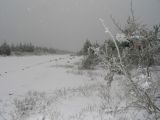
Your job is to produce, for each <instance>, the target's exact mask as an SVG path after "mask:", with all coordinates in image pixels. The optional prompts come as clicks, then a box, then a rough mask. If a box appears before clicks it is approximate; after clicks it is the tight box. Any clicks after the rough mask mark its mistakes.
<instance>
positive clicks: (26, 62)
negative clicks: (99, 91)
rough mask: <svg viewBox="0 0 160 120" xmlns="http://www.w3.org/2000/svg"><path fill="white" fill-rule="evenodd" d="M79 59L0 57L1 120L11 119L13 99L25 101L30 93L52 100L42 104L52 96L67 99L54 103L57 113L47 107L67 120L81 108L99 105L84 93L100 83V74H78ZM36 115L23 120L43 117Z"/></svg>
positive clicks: (53, 56)
mask: <svg viewBox="0 0 160 120" xmlns="http://www.w3.org/2000/svg"><path fill="white" fill-rule="evenodd" d="M81 59H82V57H77V56H76V57H75V56H70V55H44V56H23V57H17V56H11V57H0V120H4V119H5V118H6V119H11V117H10V116H11V115H12V114H14V111H15V110H14V105H15V103H14V101H15V99H16V100H18V99H21V98H23V97H24V98H25V97H26V96H27V95H28V92H29V91H30V94H34V93H37V94H38V95H39V94H40V93H41V92H45V94H46V95H48V96H50V97H51V98H45V99H47V100H45V101H48V100H50V99H52V97H53V96H54V97H56V96H57V97H58V96H60V97H58V98H59V99H62V98H63V95H64V96H65V97H68V96H70V97H69V98H70V99H65V100H64V101H63V102H61V103H56V106H59V107H56V109H57V110H54V109H55V108H54V107H48V108H47V109H52V110H51V111H53V113H55V112H56V114H58V113H57V112H58V109H61V110H60V111H61V113H63V115H64V117H67V118H68V119H69V117H71V116H72V117H73V113H74V114H76V112H77V113H78V111H80V110H81V108H85V106H89V105H92V104H96V103H98V102H100V101H99V100H98V98H95V97H94V96H91V97H88V96H90V94H91V92H89V93H87V91H88V90H92V89H96V87H95V86H97V84H98V83H99V81H101V80H102V78H103V75H101V74H94V73H92V72H91V71H85V72H84V71H79V70H78V63H79V62H80V61H81ZM93 78H94V79H93ZM35 91H36V92H35ZM65 92H67V93H65ZM52 94H54V95H53V96H52ZM38 95H37V96H38ZM28 96H29V95H28ZM71 96H75V97H73V98H72V97H71ZM82 96H87V97H82ZM29 97H30V96H29ZM26 98H27V97H26ZM63 99H64V98H63ZM52 100H53V99H52ZM52 100H51V101H52ZM37 101H38V100H37ZM59 101H60V100H59ZM22 102H24V101H22ZM52 103H54V102H52ZM24 104H25V103H24ZM54 104H55V103H54ZM51 106H52V104H51ZM46 107H47V106H46ZM39 108H40V106H39ZM53 108H54V109H53ZM12 112H13V113H12ZM37 113H38V112H37ZM37 113H36V114H37ZM64 113H65V114H64ZM36 114H30V115H28V116H27V117H28V118H26V119H38V118H36V117H41V116H42V115H41V114H39V115H38V116H37V115H36ZM47 115H48V114H47ZM58 116H59V115H58ZM52 117H53V116H52ZM54 117H55V116H54ZM12 119H13V117H12ZM16 119H18V118H16ZM21 119H22V118H21ZM39 119H40V118H39ZM43 119H44V118H43ZM46 119H47V118H46ZM48 119H49V118H48ZM52 119H53V118H52ZM57 119H58V118H57Z"/></svg>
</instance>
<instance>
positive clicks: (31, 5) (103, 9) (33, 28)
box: [0, 0, 160, 51]
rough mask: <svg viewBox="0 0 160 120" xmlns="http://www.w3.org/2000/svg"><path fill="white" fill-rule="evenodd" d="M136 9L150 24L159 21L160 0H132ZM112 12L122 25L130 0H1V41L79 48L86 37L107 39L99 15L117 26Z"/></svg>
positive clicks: (111, 26)
mask: <svg viewBox="0 0 160 120" xmlns="http://www.w3.org/2000/svg"><path fill="white" fill-rule="evenodd" d="M133 9H134V12H135V15H136V17H137V18H138V19H139V21H141V22H143V23H146V24H148V26H151V25H154V24H158V23H160V0H133ZM111 14H112V15H113V16H114V17H115V18H116V19H117V21H119V23H122V25H123V23H125V22H124V21H125V20H126V19H127V16H128V15H129V14H130V0H0V42H1V43H2V42H3V41H4V40H6V41H7V42H10V43H17V42H32V43H33V44H35V45H40V46H48V47H55V48H60V49H66V50H72V51H77V50H78V49H80V48H81V46H82V44H83V43H84V41H85V40H86V39H87V38H88V39H90V40H91V41H98V42H102V41H104V39H105V34H104V30H103V27H102V26H101V24H100V22H99V20H98V19H99V18H103V19H104V20H105V22H106V24H107V26H108V27H109V28H110V29H112V30H114V27H113V24H112V22H111V20H110V15H111ZM114 31H115V30H114Z"/></svg>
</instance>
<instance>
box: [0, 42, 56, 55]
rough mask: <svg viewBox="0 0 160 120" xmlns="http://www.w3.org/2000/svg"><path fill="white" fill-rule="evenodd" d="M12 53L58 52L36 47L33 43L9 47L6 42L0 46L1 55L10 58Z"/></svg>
mask: <svg viewBox="0 0 160 120" xmlns="http://www.w3.org/2000/svg"><path fill="white" fill-rule="evenodd" d="M12 53H15V54H18V53H19V54H21V53H37V54H38V53H56V50H55V49H53V48H47V47H39V46H35V45H33V44H32V43H19V44H17V45H15V44H12V45H9V44H8V43H7V42H4V43H3V44H1V45H0V55H4V56H9V55H11V54H12Z"/></svg>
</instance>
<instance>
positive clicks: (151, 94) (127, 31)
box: [84, 1, 160, 120]
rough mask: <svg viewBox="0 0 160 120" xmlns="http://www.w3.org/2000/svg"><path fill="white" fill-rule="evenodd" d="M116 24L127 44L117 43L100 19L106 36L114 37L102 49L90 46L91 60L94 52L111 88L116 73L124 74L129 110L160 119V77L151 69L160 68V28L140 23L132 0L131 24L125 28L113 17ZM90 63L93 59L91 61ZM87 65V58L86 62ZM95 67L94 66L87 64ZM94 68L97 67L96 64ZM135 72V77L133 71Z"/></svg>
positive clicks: (129, 21)
mask: <svg viewBox="0 0 160 120" xmlns="http://www.w3.org/2000/svg"><path fill="white" fill-rule="evenodd" d="M111 19H112V21H113V23H114V25H115V26H116V27H117V28H118V29H119V31H120V32H121V34H123V35H124V36H125V37H124V38H123V39H125V40H124V41H125V42H124V41H119V40H117V39H116V38H115V37H114V35H113V34H112V32H111V31H110V30H109V29H108V28H107V26H106V25H105V23H104V21H103V20H102V19H100V22H101V23H102V25H103V27H104V29H105V33H106V34H107V35H109V36H110V37H111V39H109V40H106V41H105V43H104V44H103V45H102V46H101V47H99V46H96V47H95V46H93V45H92V46H90V47H89V48H88V56H87V57H88V59H89V58H90V51H91V50H93V51H94V52H93V54H94V57H98V58H99V59H100V60H99V62H100V63H102V64H103V65H104V67H105V69H106V70H107V71H108V72H107V73H106V78H105V79H106V80H107V82H108V84H109V86H111V83H112V81H113V80H114V78H113V77H114V75H115V74H117V73H118V74H121V75H123V76H124V77H125V79H124V80H123V81H122V82H123V83H124V85H126V90H125V92H126V96H127V97H128V98H129V99H130V102H129V104H127V105H126V108H133V107H134V108H136V109H140V110H145V111H147V112H148V116H149V118H150V119H155V120H158V119H160V106H159V99H158V98H159V97H158V95H159V91H160V81H159V79H158V78H159V77H157V79H156V77H153V76H152V74H153V72H152V71H151V68H152V67H153V66H155V65H159V60H160V39H159V38H158V34H159V33H160V25H155V26H153V28H152V29H148V28H146V26H145V25H143V24H140V23H138V21H137V20H136V18H135V16H134V11H133V9H132V1H131V16H130V17H128V19H127V23H126V25H125V26H124V27H121V26H120V25H119V24H118V22H117V21H116V20H115V19H114V18H113V17H111ZM90 60H93V58H92V59H90ZM84 61H85V62H87V59H84ZM87 65H91V64H87ZM92 65H93V64H92ZM133 69H134V70H135V72H134V74H133V73H132V70H133Z"/></svg>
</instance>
